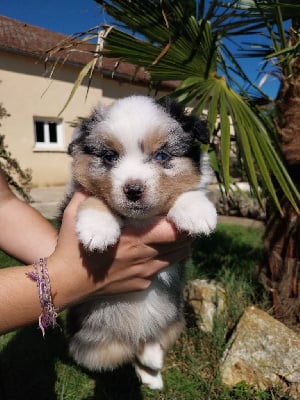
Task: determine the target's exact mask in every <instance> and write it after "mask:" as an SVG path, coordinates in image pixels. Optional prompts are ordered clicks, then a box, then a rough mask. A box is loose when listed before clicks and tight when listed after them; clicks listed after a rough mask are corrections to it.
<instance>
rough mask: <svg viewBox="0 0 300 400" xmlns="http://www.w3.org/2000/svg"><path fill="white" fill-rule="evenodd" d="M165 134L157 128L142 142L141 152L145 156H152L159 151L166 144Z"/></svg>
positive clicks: (161, 129)
mask: <svg viewBox="0 0 300 400" xmlns="http://www.w3.org/2000/svg"><path fill="white" fill-rule="evenodd" d="M166 139H167V132H166V131H165V130H164V129H163V128H158V129H157V130H155V131H153V132H152V133H150V134H149V135H147V136H146V137H145V139H144V140H143V150H144V152H145V153H146V154H152V153H154V152H155V151H157V150H159V149H160V148H161V147H162V146H163V145H164V144H165V142H166Z"/></svg>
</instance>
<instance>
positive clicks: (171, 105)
mask: <svg viewBox="0 0 300 400" xmlns="http://www.w3.org/2000/svg"><path fill="white" fill-rule="evenodd" d="M160 105H161V106H162V107H163V108H164V109H165V110H166V112H167V113H168V114H170V115H171V117H172V118H174V119H175V120H176V121H177V122H179V123H180V125H181V126H182V129H183V130H184V131H185V132H190V133H192V134H193V136H194V138H195V139H196V140H198V141H199V142H201V143H203V144H208V143H209V132H208V129H207V123H206V121H204V120H202V119H200V118H198V117H196V116H195V115H187V114H186V112H185V110H184V108H183V106H182V105H181V104H179V103H178V102H177V101H176V100H174V99H172V98H171V97H165V98H164V99H163V100H162V101H161V102H160Z"/></svg>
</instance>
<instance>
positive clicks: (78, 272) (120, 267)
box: [0, 173, 190, 333]
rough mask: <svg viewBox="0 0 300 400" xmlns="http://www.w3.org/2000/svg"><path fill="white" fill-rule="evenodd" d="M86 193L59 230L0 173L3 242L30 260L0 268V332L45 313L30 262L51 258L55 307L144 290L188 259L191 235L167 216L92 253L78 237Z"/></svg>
mask: <svg viewBox="0 0 300 400" xmlns="http://www.w3.org/2000/svg"><path fill="white" fill-rule="evenodd" d="M87 197H88V195H87V194H85V193H82V192H79V191H78V192H76V193H75V194H74V196H73V198H72V200H71V202H70V203H69V205H68V207H67V208H66V209H65V212H64V217H63V222H62V226H61V229H60V232H59V233H57V232H56V231H55V229H54V228H53V227H52V226H51V225H50V224H49V222H48V221H47V220H45V219H44V217H43V216H42V215H41V214H39V213H38V212H37V211H36V210H34V209H33V208H32V207H30V206H29V205H28V204H26V203H24V202H22V201H21V200H19V199H17V198H16V197H15V195H14V194H13V193H12V192H11V190H10V189H9V187H8V185H7V183H6V181H5V178H4V174H3V173H0V221H1V226H2V227H3V226H5V229H1V230H0V247H1V248H2V249H3V250H4V251H6V252H7V253H9V254H11V255H13V256H14V257H16V258H18V259H20V260H21V261H22V262H24V263H25V264H26V265H19V266H15V267H9V268H4V269H0V282H1V290H0V315H1V318H0V333H4V332H8V331H10V330H13V329H15V328H18V327H21V326H23V325H26V324H28V323H32V322H34V321H37V320H38V317H39V315H40V313H41V309H40V303H39V298H38V293H37V288H36V284H35V282H33V281H31V280H30V279H29V278H28V277H26V275H25V274H26V272H29V271H32V270H33V267H32V265H30V264H31V263H32V262H34V261H37V260H38V259H39V258H40V257H45V256H47V257H48V262H47V265H48V272H49V277H50V281H51V292H52V298H53V303H54V306H55V308H57V309H58V310H62V309H64V308H66V307H67V306H69V305H71V304H74V303H76V302H79V301H82V300H84V299H86V298H88V297H90V296H94V295H103V296H105V295H113V294H117V293H124V292H130V291H138V290H144V289H146V288H147V287H149V285H150V284H151V282H152V278H153V276H155V274H157V273H158V272H159V271H160V270H161V269H163V268H165V267H167V266H169V265H170V264H172V263H174V262H177V261H180V260H182V259H184V258H186V257H187V256H188V254H189V252H190V239H188V238H187V236H186V235H185V234H179V233H178V232H177V231H176V229H175V228H174V226H173V225H172V224H171V223H170V222H168V221H166V220H165V219H161V220H159V221H158V222H157V223H156V224H155V225H153V226H150V227H147V229H144V230H141V229H137V228H133V227H128V228H124V229H123V232H122V235H121V237H120V240H119V242H118V243H117V245H116V246H114V247H112V248H110V249H109V250H108V251H106V252H105V253H102V254H98V253H92V254H88V253H86V252H85V251H84V249H83V248H82V246H81V245H80V243H79V242H78V238H77V235H76V233H75V221H76V215H77V210H78V207H79V205H80V203H81V202H82V201H83V200H84V199H86V198H87Z"/></svg>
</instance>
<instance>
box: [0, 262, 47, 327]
mask: <svg viewBox="0 0 300 400" xmlns="http://www.w3.org/2000/svg"><path fill="white" fill-rule="evenodd" d="M29 271H30V266H19V267H11V268H3V269H1V270H0V282H1V290H0V316H1V318H0V333H4V332H7V331H9V330H12V329H15V328H18V327H20V326H22V325H25V324H28V323H30V322H33V321H37V320H38V317H39V314H40V312H41V307H40V303H39V298H38V294H37V287H36V285H35V284H34V283H33V282H32V281H30V279H28V278H26V275H25V273H26V272H29Z"/></svg>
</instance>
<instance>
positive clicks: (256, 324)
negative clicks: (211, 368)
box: [220, 307, 300, 398]
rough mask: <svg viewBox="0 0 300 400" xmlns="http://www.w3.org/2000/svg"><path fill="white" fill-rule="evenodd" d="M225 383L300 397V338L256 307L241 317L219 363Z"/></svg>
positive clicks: (250, 308)
mask: <svg viewBox="0 0 300 400" xmlns="http://www.w3.org/2000/svg"><path fill="white" fill-rule="evenodd" d="M220 372H221V377H222V380H223V382H224V383H225V384H227V385H229V386H231V387H232V386H235V385H236V384H237V383H239V382H242V381H244V382H246V383H247V384H249V385H251V386H254V387H257V388H259V389H267V388H272V387H275V386H278V385H280V386H281V387H282V388H283V389H285V390H287V391H288V392H289V394H290V395H291V396H295V398H299V396H300V335H299V334H297V333H296V332H294V331H292V330H291V329H289V328H287V327H286V326H285V325H284V324H282V323H281V322H279V321H277V320H276V319H274V318H272V317H271V316H270V315H269V314H267V313H265V312H264V311H261V310H259V309H258V308H256V307H248V308H247V309H246V310H245V312H244V314H243V315H242V317H241V319H240V321H239V323H238V325H237V327H236V329H235V331H234V333H233V335H232V337H231V339H230V341H229V343H228V346H227V349H226V350H225V352H224V355H223V359H222V361H221V364H220Z"/></svg>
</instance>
